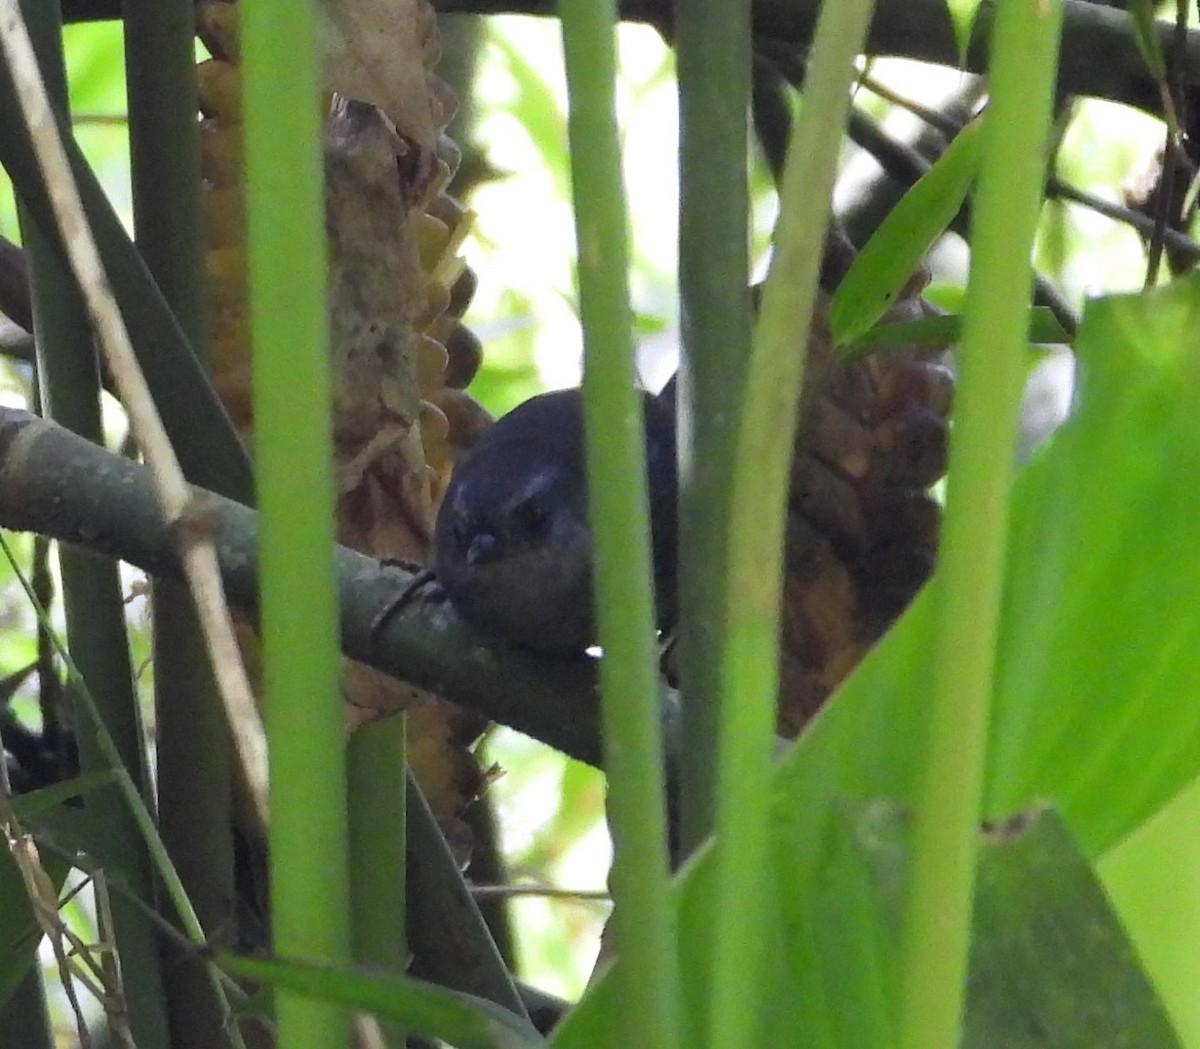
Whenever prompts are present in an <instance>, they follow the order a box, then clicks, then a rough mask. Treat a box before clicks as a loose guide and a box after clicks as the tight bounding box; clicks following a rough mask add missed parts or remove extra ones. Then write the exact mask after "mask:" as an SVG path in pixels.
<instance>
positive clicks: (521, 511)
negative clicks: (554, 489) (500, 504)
mask: <svg viewBox="0 0 1200 1049" xmlns="http://www.w3.org/2000/svg"><path fill="white" fill-rule="evenodd" d="M512 516H513V520H514V521H515V522H516V524H517V526H518V527H519V528H520V530H521V531H522V532H523V533H524V534H525V535H527V536H529V537H531V538H533V539H540V538H541V537H542V536H544V535H545V534H546V532H547V531H549V529H550V512H549V511H548V510H547V509H546V507H545V505H544V504H543V503H542V501H541V500H540V499H538V498H537V497H536V496H532V495H531V496H529V497H528V498H526V499H522V500H521V501H520V502H519V503H517V505H516V506H514V507H513V509H512Z"/></svg>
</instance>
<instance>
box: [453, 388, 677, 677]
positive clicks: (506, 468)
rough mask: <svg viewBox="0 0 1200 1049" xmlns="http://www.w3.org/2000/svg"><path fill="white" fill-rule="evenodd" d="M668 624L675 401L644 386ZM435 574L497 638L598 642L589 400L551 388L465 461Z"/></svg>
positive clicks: (533, 644) (573, 645)
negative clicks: (587, 444) (586, 432)
mask: <svg viewBox="0 0 1200 1049" xmlns="http://www.w3.org/2000/svg"><path fill="white" fill-rule="evenodd" d="M642 400H643V407H644V412H645V420H646V426H645V433H646V466H647V479H648V487H649V493H650V495H649V503H650V519H651V550H652V554H653V559H654V582H655V603H656V609H657V618H658V625H659V627H660V629H666V628H667V627H669V625H670V624H671V623H672V621H673V619H674V616H675V604H676V593H675V576H676V556H677V512H676V503H677V498H678V496H677V490H678V483H677V472H676V464H675V419H674V412H673V410H672V407H671V401H670V399H667V398H660V397H656V396H654V395H653V394H650V393H647V392H643V394H642ZM433 566H434V575H435V577H436V579H437V581H438V582H439V583H440V585H441V587H442V589H443V590H444V591H445V593H446V596H447V597H448V598H449V600H450V603H451V604H452V605H453V606H454V607H455V609H456V610H457V611H458V612H459V613H460V614H461V615H462V616H463V617H464V618H465V619H466V620H467V621H468V622H470V623H472V624H473V625H474V626H476V627H477V628H479V629H480V630H481V631H483V632H484V633H485V634H486V635H488V636H490V637H493V638H496V639H499V640H502V641H506V642H509V643H512V644H515V645H518V646H520V647H523V648H526V649H530V650H533V651H535V652H539V653H544V654H552V655H578V654H583V653H586V652H587V650H588V649H589V648H590V647H592V646H594V645H595V644H596V640H597V639H596V616H595V609H594V605H593V587H592V539H591V529H590V527H589V524H588V497H587V469H586V463H585V454H584V443H583V396H582V392H581V391H580V390H579V389H567V390H556V391H552V392H550V393H544V394H539V395H538V396H536V397H533V398H531V399H529V400H527V401H525V402H524V403H522V404H520V405H518V406H517V407H516V408H514V409H513V410H512V411H511V412H509V413H508V414H507V415H505V416H503V417H501V418H500V419H499V420H497V422H496V423H495V424H494V425H493V426H491V427H489V428H488V429H487V430H485V431H484V433H483V434H482V435H481V436H480V437H479V439H478V440H477V441H476V443H475V444H474V445H473V446H472V448H471V449H470V450H469V451H468V452H467V453H466V455H465V456H464V458H463V459H462V461H461V462H459V463H458V464H457V465H456V467H455V469H454V472H453V474H452V475H451V479H450V482H449V484H448V485H447V488H446V492H445V495H444V497H443V500H442V505H441V508H440V509H439V511H438V516H437V521H436V524H435V527H434V540H433Z"/></svg>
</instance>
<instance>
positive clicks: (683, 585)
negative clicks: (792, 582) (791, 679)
mask: <svg viewBox="0 0 1200 1049" xmlns="http://www.w3.org/2000/svg"><path fill="white" fill-rule="evenodd" d="M675 52H676V55H677V66H678V75H679V164H680V173H679V207H680V211H679V294H680V297H681V299H682V301H683V309H682V314H681V321H682V329H683V351H684V352H683V360H682V361H681V363H680V369H679V389H678V392H677V396H678V402H679V406H680V413H679V419H680V442H679V446H680V449H681V457H680V492H679V498H680V538H679V546H680V562H679V570H680V579H679V588H680V605H681V607H683V608H686V609H687V615H686V616H684V617H683V619H682V622H681V623H680V634H679V642H680V669H681V673H682V678H683V688H682V690H683V696H684V702H683V706H682V709H683V735H682V746H681V748H680V751H681V759H680V765H681V786H682V791H681V821H682V826H681V839H682V842H683V847H684V849H685V850H686V851H688V852H690V851H692V850H693V849H695V848H696V846H697V845H699V844H700V842H701V841H703V839H704V838H705V837H706V836H707V835H708V834H710V833H711V832H712V827H713V819H714V814H715V811H716V795H717V784H716V773H717V760H716V757H717V726H718V724H719V721H720V694H719V691H718V679H719V675H718V672H717V671H718V667H717V654H718V653H719V652H720V649H721V638H722V636H723V633H724V629H725V622H724V612H725V609H726V607H727V605H728V594H727V588H728V587H730V586H731V585H735V584H734V583H733V577H732V576H731V574H730V572H729V571H728V550H727V548H726V546H725V542H724V539H725V536H726V535H727V534H728V529H729V514H730V506H729V500H728V498H727V496H728V490H727V488H726V485H725V478H726V477H727V476H728V469H729V463H730V462H731V460H732V457H733V451H734V440H735V429H734V424H735V421H736V418H737V415H736V412H735V411H734V407H735V406H736V404H737V403H738V397H739V395H740V392H741V379H742V372H743V369H744V368H745V362H746V357H747V356H748V354H749V348H750V336H751V328H752V321H753V319H752V316H751V308H750V294H749V289H748V287H747V282H748V280H749V271H750V262H749V230H748V215H749V199H748V192H749V191H748V187H747V177H748V174H747V147H748V141H747V131H748V126H747V112H748V109H749V105H750V4H749V2H748V0H729V2H725V3H717V4H714V3H710V2H708V0H680V2H679V3H677V4H676V5H675Z"/></svg>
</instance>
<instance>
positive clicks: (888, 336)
mask: <svg viewBox="0 0 1200 1049" xmlns="http://www.w3.org/2000/svg"><path fill="white" fill-rule="evenodd" d="M961 336H962V316H961V315H959V314H956V313H951V314H947V315H945V316H942V317H920V318H918V319H917V320H913V321H898V322H897V323H895V324H876V325H875V327H873V328H872V329H871V330H870V331H868V332H865V333H864V334H862V335H860V336H859V337H858V338H857V339H855V340H854V341H853V342H850V343H847V344H845V345H843V346H840V347H839V348H838V356H839V357H841V359H842V360H847V361H855V360H859V359H861V358H863V357H869V356H870V355H871V354H873V353H877V352H878V351H880V350H887V349H893V348H897V347H911V346H914V345H919V346H930V347H932V346H947V347H949V346H953V345H954V344H955V343H956V342H958V341H959V338H960V337H961ZM1029 341H1030V342H1031V343H1035V344H1039V343H1040V344H1058V343H1070V341H1071V336H1070V334H1069V333H1068V332H1067V331H1066V329H1064V328H1063V326H1062V325H1061V324H1060V323H1059V322H1058V318H1057V317H1055V316H1054V312H1053V311H1052V310H1050V309H1048V308H1047V307H1045V306H1034V307H1033V309H1032V310H1031V311H1030V314H1029Z"/></svg>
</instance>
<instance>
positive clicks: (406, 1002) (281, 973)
mask: <svg viewBox="0 0 1200 1049" xmlns="http://www.w3.org/2000/svg"><path fill="white" fill-rule="evenodd" d="M217 962H218V964H219V965H220V966H221V968H223V969H224V970H226V972H229V973H230V974H232V975H233V976H238V977H242V978H244V979H247V980H252V981H254V982H256V983H269V984H271V985H273V986H274V987H276V988H283V989H285V990H288V991H294V992H295V993H297V994H300V995H303V996H304V997H306V998H312V999H315V1000H317V1001H322V1002H332V1003H333V1004H335V1005H341V1006H344V1007H345V1008H346V1009H353V1010H356V1011H359V1012H367V1013H372V1014H373V1015H375V1016H377V1017H379V1018H380V1019H382V1020H391V1021H393V1022H395V1023H397V1024H400V1025H402V1026H403V1027H404V1028H405V1029H406V1030H409V1031H412V1032H413V1033H414V1034H419V1035H424V1036H425V1037H428V1038H439V1039H441V1040H442V1041H445V1042H449V1043H450V1044H451V1045H454V1046H457V1047H459V1049H534V1047H537V1046H542V1045H545V1044H546V1043H545V1040H544V1039H543V1038H542V1036H541V1035H539V1034H538V1033H537V1031H535V1030H534V1029H533V1028H532V1027H531V1026H530V1025H529V1024H528V1022H526V1021H525V1020H523V1019H522V1018H520V1017H518V1016H516V1015H515V1014H513V1013H511V1012H509V1011H508V1010H507V1009H502V1008H501V1007H500V1006H498V1005H496V1004H495V1003H494V1002H489V1001H485V1000H484V999H482V998H475V997H472V996H471V995H467V994H460V993H458V992H456V991H449V990H446V988H444V987H437V986H435V985H434V984H430V983H424V982H422V981H420V980H412V979H409V978H407V977H404V976H396V975H392V974H382V973H381V974H368V973H364V972H351V971H349V970H347V969H337V968H334V967H332V966H328V965H316V964H312V963H309V962H300V961H290V960H284V959H265V958H247V957H243V956H241V955H233V954H222V955H220V957H219V958H218V959H217Z"/></svg>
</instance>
